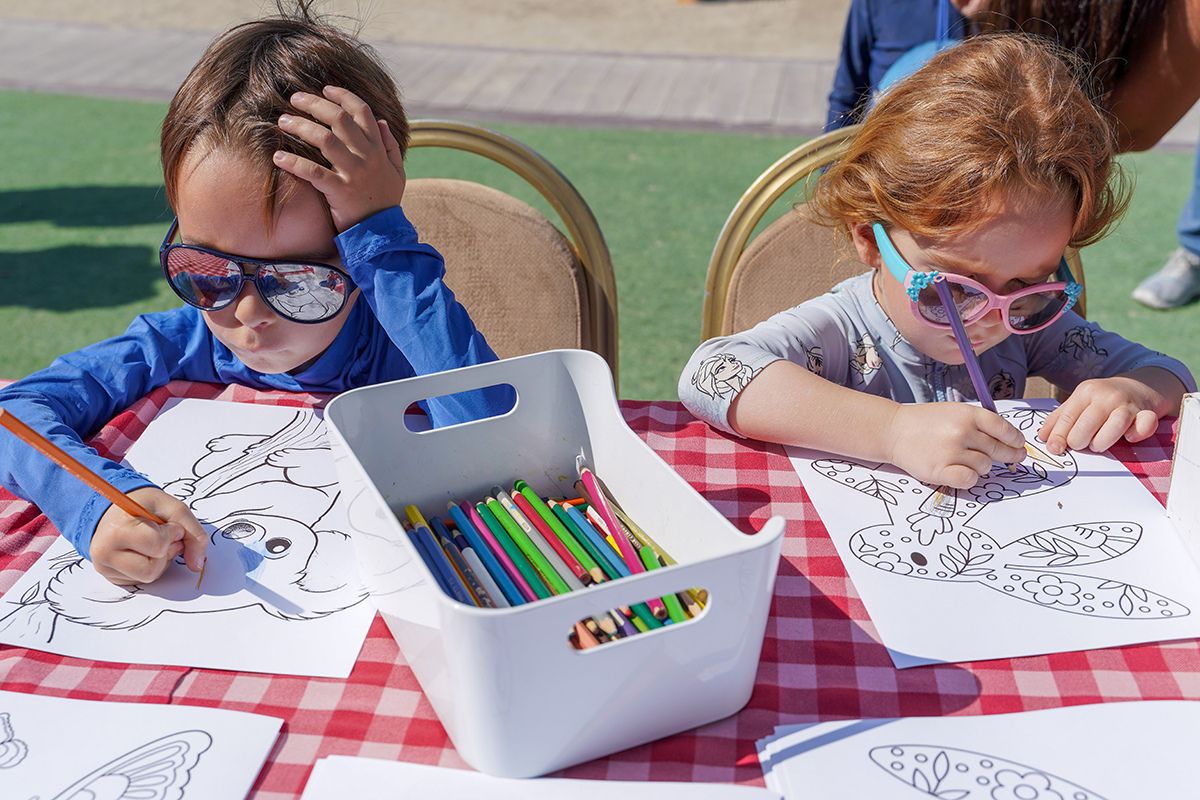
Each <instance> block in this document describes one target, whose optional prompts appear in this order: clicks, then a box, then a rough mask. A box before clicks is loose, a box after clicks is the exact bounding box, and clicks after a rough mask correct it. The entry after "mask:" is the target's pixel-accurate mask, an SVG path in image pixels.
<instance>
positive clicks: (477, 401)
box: [404, 383, 518, 433]
mask: <svg viewBox="0 0 1200 800" xmlns="http://www.w3.org/2000/svg"><path fill="white" fill-rule="evenodd" d="M517 401H518V396H517V389H516V387H515V386H513V385H512V384H511V383H494V384H492V385H491V386H483V387H480V388H478V389H468V390H466V391H462V392H451V393H449V394H441V395H436V396H434V397H426V398H424V399H422V400H414V401H413V402H412V404H411V405H409V407H408V408H406V409H405V410H404V427H405V428H407V429H408V430H409V432H410V433H432V432H433V431H436V430H441V429H443V428H450V427H454V426H456V425H466V424H469V423H473V422H479V421H480V420H485V419H493V418H495V417H503V416H504V415H506V414H510V413H512V410H513V409H514V408H516V407H517ZM430 403H433V404H434V406H435V407H436V408H437V409H438V411H440V412H441V416H447V415H451V416H453V417H454V418H455V419H456V420H457V422H454V423H451V424H449V425H434V424H433V421H432V420H431V419H430V417H429V415H428V413H427V412H426V409H428V408H429V407H430V405H429V404H430ZM481 406H485V407H487V408H489V409H490V413H484V414H482V415H480V414H479V413H478V412H477V409H479V408H480V407H481Z"/></svg>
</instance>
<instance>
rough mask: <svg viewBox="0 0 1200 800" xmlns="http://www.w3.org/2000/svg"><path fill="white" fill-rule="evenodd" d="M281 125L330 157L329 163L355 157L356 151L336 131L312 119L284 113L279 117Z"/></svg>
mask: <svg viewBox="0 0 1200 800" xmlns="http://www.w3.org/2000/svg"><path fill="white" fill-rule="evenodd" d="M279 127H280V128H281V129H282V130H284V131H287V132H288V133H290V134H292V135H293V136H296V137H298V138H300V139H303V140H304V141H306V142H308V143H309V144H311V145H312V146H313V147H316V148H317V149H318V150H320V151H321V155H323V156H325V158H327V159H329V163H330V164H333V165H334V166H338V165H339V164H348V163H350V162H351V160H352V159H353V158H354V153H352V152H351V150H350V148H349V147H347V146H346V142H345V141H344V140H343V139H342V138H341V137H340V136H338V134H337V133H336V132H335V131H331V130H330V129H329V128H326V127H325V126H324V125H320V124H318V123H316V122H313V121H312V120H311V119H307V118H305V117H299V116H295V115H292V114H284V115H283V116H282V117H280V118H279Z"/></svg>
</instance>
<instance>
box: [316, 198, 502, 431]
mask: <svg viewBox="0 0 1200 800" xmlns="http://www.w3.org/2000/svg"><path fill="white" fill-rule="evenodd" d="M337 246H338V252H339V253H340V254H341V257H342V263H343V264H344V265H345V266H346V269H347V271H348V272H349V273H350V276H351V277H352V278H353V279H354V282H355V284H356V285H357V286H358V287H359V289H361V290H362V299H363V300H365V301H366V302H367V304H368V305H369V306H370V307H371V311H372V312H373V313H374V315H375V318H376V319H378V320H379V323H380V325H382V326H383V329H384V330H385V331H387V334H388V337H389V338H390V339H391V340H392V342H393V343H394V344H395V345H396V347H398V348H399V349H400V351H401V352H402V353H403V354H404V357H405V358H406V359H407V360H408V363H409V364H410V365H411V366H412V368H413V371H414V372H415V373H416V374H417V375H424V374H427V373H431V372H440V371H443V370H448V369H455V368H456V367H465V366H469V365H471V364H480V363H483V362H486V361H495V360H496V354H495V353H494V352H493V351H492V348H491V347H489V346H488V343H487V341H486V340H485V339H484V337H483V334H482V333H480V332H479V331H478V330H477V329H476V328H475V323H473V322H472V321H471V317H470V315H469V314H468V313H467V310H466V309H465V308H463V306H462V304H461V303H459V302H458V300H457V299H455V297H454V292H452V291H451V290H450V287H448V286H447V285H446V283H445V281H444V278H445V274H446V267H445V263H444V262H443V261H442V257H441V255H440V254H439V253H438V252H437V251H436V250H434V249H433V248H432V247H430V246H429V245H427V244H422V243H421V242H419V241H418V240H417V232H416V231H415V230H414V229H413V226H412V224H411V223H409V221H408V219H407V218H406V217H405V216H404V212H403V211H402V210H401V209H400V207H399V206H392V207H391V208H387V209H384V210H383V211H380V212H378V213H376V214H374V215H372V216H370V217H368V218H366V219H364V220H363V221H362V222H360V223H358V224H357V225H355V226H353V227H352V228H350V229H349V230H347V231H345V232H344V233H341V234H339V235H338V237H337ZM512 399H513V397H512V391H511V390H510V389H507V388H499V387H494V388H489V389H484V390H480V391H475V392H466V393H462V394H457V395H451V396H448V397H441V398H437V399H434V400H430V401H429V403H428V406H429V414H430V418H431V420H432V422H433V424H434V425H435V426H440V425H447V424H451V423H454V422H462V421H464V420H469V419H478V418H481V417H487V416H490V415H493V414H495V413H497V412H498V411H504V410H507V409H508V408H509V407H510V406H511V405H512Z"/></svg>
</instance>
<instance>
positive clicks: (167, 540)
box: [117, 520, 183, 558]
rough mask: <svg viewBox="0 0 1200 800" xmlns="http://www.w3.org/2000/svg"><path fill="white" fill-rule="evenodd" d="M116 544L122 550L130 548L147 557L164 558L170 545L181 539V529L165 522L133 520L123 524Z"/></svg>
mask: <svg viewBox="0 0 1200 800" xmlns="http://www.w3.org/2000/svg"><path fill="white" fill-rule="evenodd" d="M120 536H121V538H120V540H119V543H118V544H117V546H118V547H120V548H121V549H122V550H132V551H134V552H136V553H141V554H142V555H144V556H146V557H147V558H166V556H167V551H168V550H170V549H171V545H172V544H173V543H175V542H178V541H180V540H182V539H183V529H182V528H180V527H179V526H178V525H172V524H171V523H169V522H168V523H167V524H166V525H155V524H154V523H152V522H146V521H145V520H134V521H133V522H131V523H129V524H127V525H125V526H123V529H122V530H121V533H120Z"/></svg>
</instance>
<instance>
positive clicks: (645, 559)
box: [638, 544, 687, 622]
mask: <svg viewBox="0 0 1200 800" xmlns="http://www.w3.org/2000/svg"><path fill="white" fill-rule="evenodd" d="M638 556H639V557H640V558H641V559H642V565H643V566H645V567H646V571H647V572H652V571H654V570H656V569H662V567H660V566H659V564H658V556H656V555H655V554H654V548H653V547H651V546H650V545H648V544H646V545H642V549H641V550H640V551H638ZM662 601H663V605H664V606H666V608H667V615H668V616H669V617H670V618H671V621H672V622H683V621H685V620H686V619H687V615H686V614H684V613H683V606H681V605H680V604H679V598H678V597H676V596H675V593H674V592H668V593H667V594H664V595H663V596H662Z"/></svg>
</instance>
